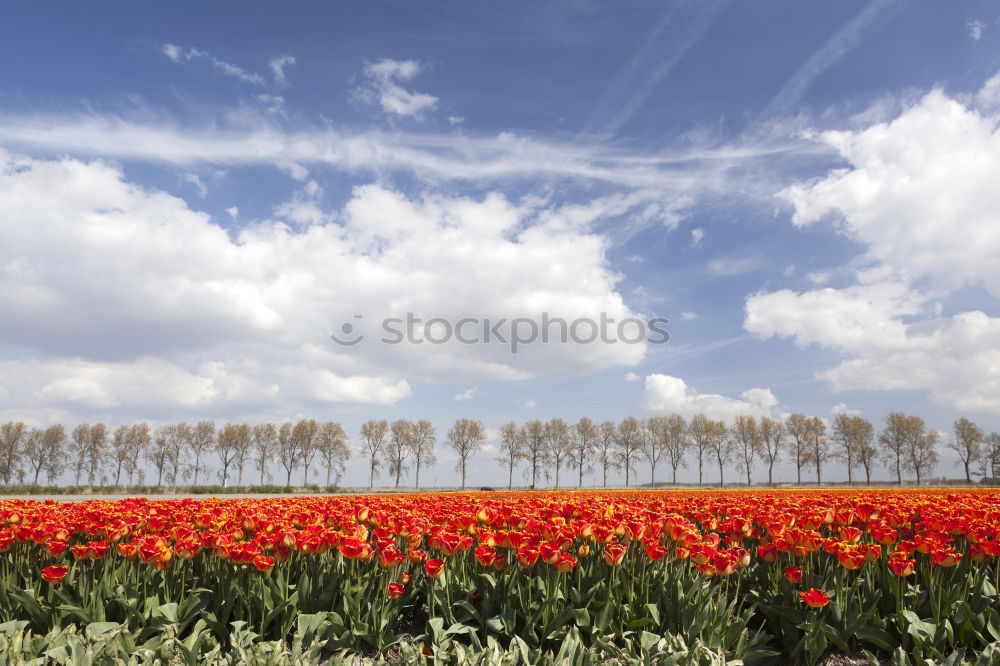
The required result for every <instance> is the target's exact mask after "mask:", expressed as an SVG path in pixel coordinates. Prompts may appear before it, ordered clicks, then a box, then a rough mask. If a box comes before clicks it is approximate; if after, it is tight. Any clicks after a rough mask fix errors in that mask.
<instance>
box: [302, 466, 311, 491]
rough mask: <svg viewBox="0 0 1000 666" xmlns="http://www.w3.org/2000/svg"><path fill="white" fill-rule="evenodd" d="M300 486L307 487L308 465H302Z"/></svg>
mask: <svg viewBox="0 0 1000 666" xmlns="http://www.w3.org/2000/svg"><path fill="white" fill-rule="evenodd" d="M302 485H303V486H308V485H309V465H303V467H302Z"/></svg>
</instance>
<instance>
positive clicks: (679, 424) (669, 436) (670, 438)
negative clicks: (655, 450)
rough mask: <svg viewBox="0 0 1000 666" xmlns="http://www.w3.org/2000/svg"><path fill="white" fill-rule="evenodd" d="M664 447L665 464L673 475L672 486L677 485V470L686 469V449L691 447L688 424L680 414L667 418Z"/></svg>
mask: <svg viewBox="0 0 1000 666" xmlns="http://www.w3.org/2000/svg"><path fill="white" fill-rule="evenodd" d="M664 446H665V447H666V451H667V462H668V463H670V470H671V472H672V474H673V477H672V480H673V484H674V485H675V486H676V485H677V468H678V467H687V460H685V457H686V456H687V452H688V449H689V448H690V447H691V437H690V435H689V434H688V424H687V421H685V420H684V417H683V416H681V415H680V414H671V415H670V416H668V417H667V428H666V439H665V440H664Z"/></svg>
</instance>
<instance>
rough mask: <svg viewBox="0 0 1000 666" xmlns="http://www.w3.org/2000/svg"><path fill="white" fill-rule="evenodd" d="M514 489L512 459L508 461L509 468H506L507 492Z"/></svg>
mask: <svg viewBox="0 0 1000 666" xmlns="http://www.w3.org/2000/svg"><path fill="white" fill-rule="evenodd" d="M513 488H514V459H513V458H511V459H510V466H509V467H508V468H507V490H512V489H513Z"/></svg>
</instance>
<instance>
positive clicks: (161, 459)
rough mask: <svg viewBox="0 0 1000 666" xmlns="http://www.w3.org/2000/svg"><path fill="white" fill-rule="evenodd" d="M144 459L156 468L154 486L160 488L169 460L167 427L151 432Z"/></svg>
mask: <svg viewBox="0 0 1000 666" xmlns="http://www.w3.org/2000/svg"><path fill="white" fill-rule="evenodd" d="M167 427H169V426H167ZM74 432H75V431H74ZM146 460H148V461H149V462H150V463H152V465H153V468H154V469H156V487H157V488H162V487H163V471H164V470H165V469H166V468H167V465H168V464H169V460H170V439H169V436H168V434H167V428H158V429H157V430H156V432H154V433H153V440H152V443H151V444H150V446H149V449H147V450H146Z"/></svg>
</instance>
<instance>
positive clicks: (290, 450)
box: [275, 421, 299, 488]
mask: <svg viewBox="0 0 1000 666" xmlns="http://www.w3.org/2000/svg"><path fill="white" fill-rule="evenodd" d="M275 444H276V445H277V454H278V462H280V463H281V466H282V467H284V468H285V472H287V474H286V476H285V487H286V488H290V487H291V485H292V470H294V469H295V468H296V467H298V466H299V440H298V438H296V437H293V436H292V424H291V423H289V422H288V421H285V422H284V423H282V424H281V425H280V426H279V427H278V438H277V440H275Z"/></svg>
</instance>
